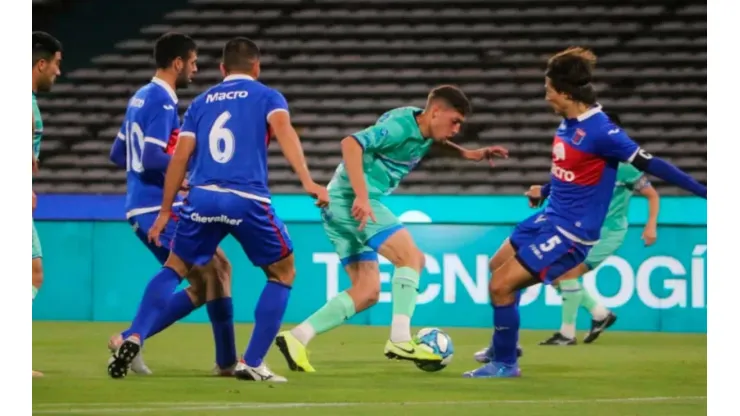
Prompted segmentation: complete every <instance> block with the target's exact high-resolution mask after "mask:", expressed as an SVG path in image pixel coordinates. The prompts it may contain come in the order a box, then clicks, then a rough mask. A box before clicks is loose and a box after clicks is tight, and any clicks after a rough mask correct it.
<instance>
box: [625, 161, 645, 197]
mask: <svg viewBox="0 0 740 416" xmlns="http://www.w3.org/2000/svg"><path fill="white" fill-rule="evenodd" d="M617 181H618V182H623V183H625V184H627V185H628V186H629V187H630V188H631V189H632V190H634V191H640V190H642V189H643V188H646V187H648V186H650V181H649V180H648V178H647V176H645V174H644V173H642V172H641V171H640V170H639V169H637V168H636V167H634V166H632V165H628V164H626V163H620V165H619V170H617Z"/></svg>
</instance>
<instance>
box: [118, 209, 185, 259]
mask: <svg viewBox="0 0 740 416" xmlns="http://www.w3.org/2000/svg"><path fill="white" fill-rule="evenodd" d="M158 214H159V211H155V212H149V213H146V214H139V215H136V216H134V217H131V218H129V219H128V223H129V224H131V226H132V227H134V233H136V236H137V237H139V240H141V242H142V243H144V245H145V246H146V248H148V249H149V251H151V252H152V254H154V257H156V258H157V261H159V262H160V263H161V264H164V262H165V261H167V257H168V256H169V255H170V247H172V239H173V238H174V236H175V227H176V224H177V222H176V221H175V219H174V218H173V219H172V220H170V222H168V223H167V225H166V226H165V227H164V230H162V234H160V235H159V241H160V242H161V243H162V246H161V247H157V245H156V244H153V243H150V242H149V239H148V237H147V234H148V233H149V229H150V228H152V225H154V221H155V220H156V219H157V215H158Z"/></svg>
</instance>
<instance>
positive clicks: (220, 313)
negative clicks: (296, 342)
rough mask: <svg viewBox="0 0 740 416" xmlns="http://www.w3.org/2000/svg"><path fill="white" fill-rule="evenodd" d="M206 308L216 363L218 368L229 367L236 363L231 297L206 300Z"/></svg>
mask: <svg viewBox="0 0 740 416" xmlns="http://www.w3.org/2000/svg"><path fill="white" fill-rule="evenodd" d="M206 308H207V309H208V318H209V319H210V320H211V327H212V328H213V340H214V341H215V343H216V364H217V365H218V368H220V369H226V368H229V367H231V366H232V365H234V364H236V340H235V339H234V305H233V303H232V302H231V298H220V299H214V300H212V301H210V302H208V303H207V304H206ZM281 317H282V315H281ZM278 326H279V325H278Z"/></svg>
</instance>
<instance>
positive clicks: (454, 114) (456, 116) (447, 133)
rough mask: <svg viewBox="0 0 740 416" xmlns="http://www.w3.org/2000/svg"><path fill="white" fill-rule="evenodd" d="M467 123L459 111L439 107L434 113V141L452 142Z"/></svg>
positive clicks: (432, 129)
mask: <svg viewBox="0 0 740 416" xmlns="http://www.w3.org/2000/svg"><path fill="white" fill-rule="evenodd" d="M463 121H465V117H464V116H463V115H462V114H460V112H459V111H457V110H455V109H454V108H451V107H447V106H439V107H437V108H436V109H434V110H433V111H432V119H431V126H430V127H431V128H430V130H431V132H432V139H434V140H436V141H440V142H443V141H446V140H450V139H452V138H453V137H455V135H456V134H457V133H460V127H462V123H463Z"/></svg>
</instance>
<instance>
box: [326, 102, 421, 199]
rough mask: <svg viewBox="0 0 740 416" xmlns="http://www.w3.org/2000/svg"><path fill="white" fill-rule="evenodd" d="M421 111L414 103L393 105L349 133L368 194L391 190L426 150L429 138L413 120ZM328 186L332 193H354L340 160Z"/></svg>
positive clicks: (342, 195) (390, 191) (376, 194)
mask: <svg viewBox="0 0 740 416" xmlns="http://www.w3.org/2000/svg"><path fill="white" fill-rule="evenodd" d="M421 112H422V109H421V108H417V107H399V108H395V109H393V110H390V111H388V112H386V113H385V114H383V115H382V116H380V118H379V119H378V121H377V122H376V123H375V124H374V125H372V126H370V127H368V128H366V129H365V130H362V131H359V132H357V133H354V134H353V135H352V137H353V138H354V139H355V140H357V143H359V144H360V146H362V148H363V156H362V167H363V170H364V171H365V180H366V181H367V187H368V193H369V195H370V197H371V198H373V199H378V198H380V197H382V196H383V195H388V194H390V193H392V192H393V191H394V190H395V189H396V188H397V187H398V185H399V184H400V183H401V180H402V179H403V178H404V177H406V175H408V174H409V172H411V171H412V170H413V169H414V167H416V165H417V164H418V163H419V161H421V159H422V158H423V157H424V156H425V155H426V154H427V153H428V152H429V148H430V147H431V146H432V142H433V141H432V140H431V139H427V138H424V137H423V136H422V134H421V131H420V130H419V125H418V123H417V122H416V116H417V115H419V114H420V113H421ZM328 188H329V192H330V193H331V194H332V195H335V196H341V197H353V196H354V191H353V190H352V185H351V184H350V182H349V177H348V176H347V171H346V169H345V167H344V163H341V164H340V165H339V166H338V167H337V170H336V172H335V173H334V177H333V178H332V180H331V182H330V183H329V187H328Z"/></svg>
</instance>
